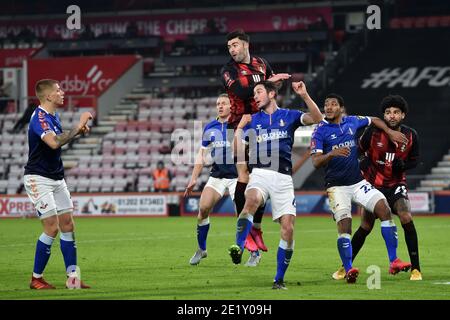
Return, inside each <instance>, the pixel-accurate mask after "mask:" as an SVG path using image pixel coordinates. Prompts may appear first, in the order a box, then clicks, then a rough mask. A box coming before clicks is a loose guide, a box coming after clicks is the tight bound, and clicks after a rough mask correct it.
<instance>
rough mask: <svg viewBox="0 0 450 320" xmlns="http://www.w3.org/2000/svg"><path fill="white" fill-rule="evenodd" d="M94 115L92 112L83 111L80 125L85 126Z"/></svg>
mask: <svg viewBox="0 0 450 320" xmlns="http://www.w3.org/2000/svg"><path fill="white" fill-rule="evenodd" d="M93 118H94V117H93V116H92V114H91V113H90V112H83V113H82V114H81V116H80V125H81V126H85V125H86V124H87V123H88V121H89V120H92V119H93Z"/></svg>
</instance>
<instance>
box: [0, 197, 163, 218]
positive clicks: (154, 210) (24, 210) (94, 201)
mask: <svg viewBox="0 0 450 320" xmlns="http://www.w3.org/2000/svg"><path fill="white" fill-rule="evenodd" d="M72 201H73V205H74V215H76V216H112V215H114V216H129V215H138V216H167V215H168V208H167V197H166V196H165V195H156V194H117V195H116V194H99V195H73V196H72ZM20 216H36V210H35V209H34V207H33V205H32V203H31V201H30V200H29V199H28V197H24V196H11V197H1V198H0V217H20Z"/></svg>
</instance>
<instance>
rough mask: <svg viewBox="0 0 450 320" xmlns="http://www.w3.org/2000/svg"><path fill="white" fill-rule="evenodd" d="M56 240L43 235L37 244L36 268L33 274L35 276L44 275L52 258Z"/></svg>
mask: <svg viewBox="0 0 450 320" xmlns="http://www.w3.org/2000/svg"><path fill="white" fill-rule="evenodd" d="M53 240H55V238H52V237H49V236H48V235H46V234H45V233H42V234H41V236H40V237H39V240H38V241H37V244H36V254H35V256H34V268H33V273H34V274H35V275H42V274H43V273H44V269H45V266H46V265H47V262H48V259H49V258H50V253H51V248H52V243H53Z"/></svg>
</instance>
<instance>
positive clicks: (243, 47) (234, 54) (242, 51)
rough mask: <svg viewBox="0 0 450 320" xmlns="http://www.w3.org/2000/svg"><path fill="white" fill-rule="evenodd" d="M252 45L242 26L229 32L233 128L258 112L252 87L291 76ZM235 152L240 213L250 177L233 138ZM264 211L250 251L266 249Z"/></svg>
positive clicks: (224, 73) (226, 75)
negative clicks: (255, 53) (275, 68)
mask: <svg viewBox="0 0 450 320" xmlns="http://www.w3.org/2000/svg"><path fill="white" fill-rule="evenodd" d="M249 45H250V37H249V36H248V35H247V34H246V33H245V32H244V31H243V30H242V29H238V30H235V31H233V32H231V33H229V34H228V35H227V46H228V52H229V53H230V55H231V59H230V61H229V62H228V63H227V64H225V65H224V66H223V67H222V70H221V72H220V74H221V77H222V82H223V85H224V87H225V89H226V91H227V93H228V97H229V98H230V102H231V114H230V118H229V119H228V124H229V127H230V128H232V129H236V127H237V125H238V124H239V122H240V121H241V118H242V116H243V115H244V114H254V113H256V112H258V111H259V109H258V106H257V104H256V102H255V100H254V98H253V88H254V87H255V85H256V84H257V83H258V82H261V81H264V80H269V81H273V82H277V86H281V81H282V80H286V79H289V78H290V77H291V75H290V74H287V73H280V74H274V72H273V70H272V68H271V67H270V65H269V63H268V62H267V61H266V60H264V59H263V58H260V57H256V56H253V55H250V50H249ZM234 151H235V155H242V159H237V161H236V167H237V170H238V182H237V185H236V191H235V196H234V202H235V204H236V210H237V211H236V212H238V214H239V213H241V211H242V209H243V208H244V204H245V195H244V193H245V189H246V187H247V183H248V180H249V171H248V167H247V164H246V163H245V160H244V159H243V158H244V156H243V155H244V154H245V151H244V150H243V146H241V144H240V142H237V141H234ZM238 158H239V157H238ZM263 214H264V207H261V208H260V209H258V211H257V212H256V213H255V216H254V220H253V227H252V230H251V232H250V235H251V236H249V237H248V238H247V240H248V241H247V242H246V248H247V249H249V250H250V251H256V250H257V248H260V249H261V250H263V251H267V247H266V246H265V244H264V241H263V239H262V232H261V220H262V216H263ZM253 240H254V241H253Z"/></svg>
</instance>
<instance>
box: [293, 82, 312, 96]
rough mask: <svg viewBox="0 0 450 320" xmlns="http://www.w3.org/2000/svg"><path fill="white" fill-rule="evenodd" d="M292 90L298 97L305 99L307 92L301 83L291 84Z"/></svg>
mask: <svg viewBox="0 0 450 320" xmlns="http://www.w3.org/2000/svg"><path fill="white" fill-rule="evenodd" d="M292 89H293V90H294V91H295V93H296V94H298V95H299V96H300V97H302V98H305V97H307V96H308V91H307V90H306V84H305V83H304V82H303V81H299V82H292Z"/></svg>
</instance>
